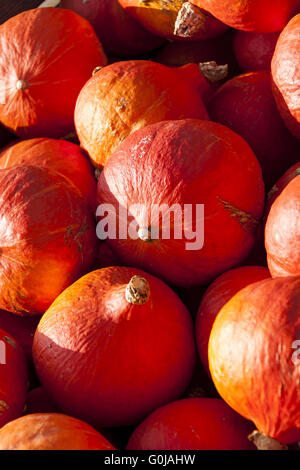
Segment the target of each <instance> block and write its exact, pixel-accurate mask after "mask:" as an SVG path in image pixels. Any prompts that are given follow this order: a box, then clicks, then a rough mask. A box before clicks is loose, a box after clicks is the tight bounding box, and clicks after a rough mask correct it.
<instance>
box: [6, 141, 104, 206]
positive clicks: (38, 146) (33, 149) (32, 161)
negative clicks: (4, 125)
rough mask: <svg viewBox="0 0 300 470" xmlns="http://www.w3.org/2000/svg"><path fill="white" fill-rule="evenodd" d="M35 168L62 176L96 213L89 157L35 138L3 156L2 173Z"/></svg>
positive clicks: (67, 144) (66, 145)
mask: <svg viewBox="0 0 300 470" xmlns="http://www.w3.org/2000/svg"><path fill="white" fill-rule="evenodd" d="M24 165H27V166H28V165H33V166H34V165H36V166H40V167H43V168H49V169H50V170H53V171H55V172H57V173H59V174H60V175H63V176H64V177H65V178H67V179H68V180H69V181H70V182H71V183H73V184H74V185H75V186H76V187H77V188H78V189H79V191H80V193H81V195H82V197H83V199H85V200H86V202H87V203H88V204H89V205H90V207H91V209H92V210H93V211H94V210H95V209H96V187H97V184H96V178H95V175H94V174H93V170H92V166H91V164H90V161H89V159H88V157H87V155H86V153H85V152H84V151H83V150H82V149H81V148H80V147H79V145H76V144H73V143H71V142H68V141H66V140H57V139H46V138H42V137H41V138H35V139H28V140H23V141H19V142H17V143H14V144H12V145H10V146H9V147H8V148H5V149H4V150H3V151H2V152H1V153H0V169H1V170H2V169H5V168H12V167H14V166H24Z"/></svg>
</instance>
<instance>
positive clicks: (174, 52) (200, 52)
mask: <svg viewBox="0 0 300 470" xmlns="http://www.w3.org/2000/svg"><path fill="white" fill-rule="evenodd" d="M232 42H233V34H232V31H229V32H226V33H224V34H222V35H221V36H218V37H216V38H212V39H206V40H202V41H193V42H187V41H172V42H168V43H167V44H166V45H165V46H163V47H162V48H160V49H159V50H158V52H157V53H156V54H155V55H154V57H153V58H154V60H155V61H157V62H159V63H161V64H163V65H166V66H168V67H180V66H181V65H187V64H189V63H191V62H196V63H201V62H209V61H215V62H216V63H217V64H219V65H224V64H228V77H232V76H234V75H237V73H239V68H238V66H237V62H236V60H235V57H234V54H233V45H232Z"/></svg>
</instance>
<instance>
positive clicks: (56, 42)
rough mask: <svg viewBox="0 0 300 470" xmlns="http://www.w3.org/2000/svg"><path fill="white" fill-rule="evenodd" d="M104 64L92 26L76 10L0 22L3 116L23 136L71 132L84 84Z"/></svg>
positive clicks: (40, 10)
mask: <svg viewBox="0 0 300 470" xmlns="http://www.w3.org/2000/svg"><path fill="white" fill-rule="evenodd" d="M79 58H80V60H79ZM105 64H106V56H105V54H104V52H103V49H102V46H101V44H100V42H99V40H98V38H97V36H96V34H95V32H94V30H93V28H92V26H91V25H90V23H88V21H86V20H85V19H84V18H82V17H80V16H79V15H77V14H76V13H74V12H72V11H69V10H64V9H62V8H50V7H49V8H36V9H33V10H27V11H24V12H22V13H20V14H19V15H17V16H14V17H13V18H10V19H9V20H8V21H6V22H5V23H3V24H2V25H1V26H0V121H1V122H2V123H3V124H4V125H5V126H7V127H8V128H9V129H10V130H11V131H13V132H15V133H16V134H17V135H18V136H19V137H22V138H31V137H40V136H42V137H62V136H64V135H66V134H68V133H69V132H71V131H72V130H73V129H74V123H73V113H74V107H75V102H76V98H77V95H78V93H79V91H80V89H81V88H82V87H83V85H84V83H85V82H86V81H87V80H88V78H89V77H90V76H91V74H92V71H93V69H94V68H95V67H96V66H100V65H105Z"/></svg>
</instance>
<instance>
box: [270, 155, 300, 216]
mask: <svg viewBox="0 0 300 470" xmlns="http://www.w3.org/2000/svg"><path fill="white" fill-rule="evenodd" d="M298 175H300V161H299V162H298V163H295V165H293V166H291V167H290V168H289V169H288V170H287V171H286V172H285V173H284V174H283V175H282V176H281V177H280V178H279V180H278V181H276V183H275V184H274V186H273V187H272V188H271V189H270V191H269V192H268V197H267V202H266V207H265V218H267V216H268V214H269V212H270V209H271V206H272V204H273V202H274V201H275V199H276V198H277V197H278V196H279V195H280V194H281V193H282V191H283V190H284V188H285V187H286V186H287V185H288V184H289V182H290V181H292V180H293V179H294V178H295V177H296V176H298Z"/></svg>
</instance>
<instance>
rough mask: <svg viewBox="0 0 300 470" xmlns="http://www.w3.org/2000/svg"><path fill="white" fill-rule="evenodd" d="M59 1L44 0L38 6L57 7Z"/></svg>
mask: <svg viewBox="0 0 300 470" xmlns="http://www.w3.org/2000/svg"><path fill="white" fill-rule="evenodd" d="M59 2H60V0H44V2H43V3H41V4H40V5H39V7H38V8H45V7H57V5H58V4H59Z"/></svg>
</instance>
